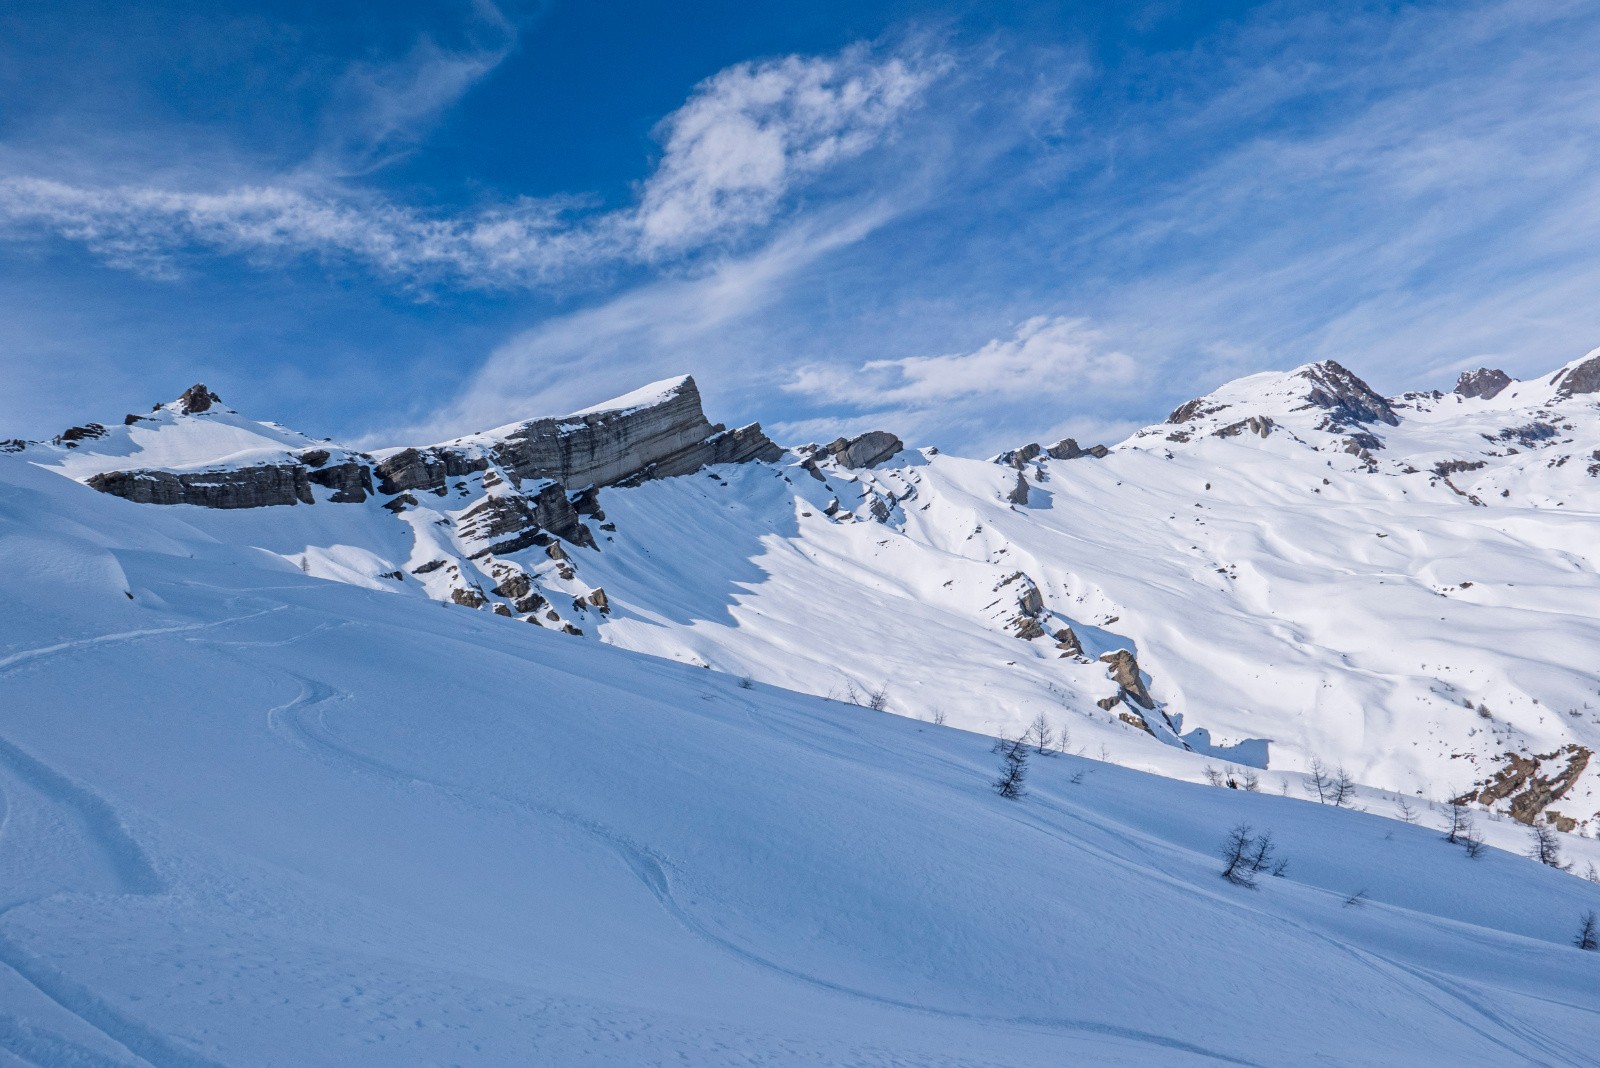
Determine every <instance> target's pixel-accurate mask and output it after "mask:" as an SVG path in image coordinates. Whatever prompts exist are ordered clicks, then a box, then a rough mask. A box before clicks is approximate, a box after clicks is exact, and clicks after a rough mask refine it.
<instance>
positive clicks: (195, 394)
mask: <svg viewBox="0 0 1600 1068" xmlns="http://www.w3.org/2000/svg"><path fill="white" fill-rule="evenodd" d="M220 403H222V398H221V397H219V396H217V395H216V394H215V393H213V392H211V391H210V390H209V389H207V388H206V387H205V383H203V382H196V383H195V384H194V385H192V386H190V387H189V388H188V389H186V390H184V391H183V396H181V397H179V398H178V400H177V403H176V405H175V407H176V408H177V410H178V414H180V415H199V414H200V413H201V412H204V411H208V410H210V408H211V406H212V405H213V404H220Z"/></svg>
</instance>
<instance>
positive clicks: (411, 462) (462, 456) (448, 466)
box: [378, 446, 489, 495]
mask: <svg viewBox="0 0 1600 1068" xmlns="http://www.w3.org/2000/svg"><path fill="white" fill-rule="evenodd" d="M488 466H489V461H488V460H486V459H484V458H483V457H482V456H475V455H472V454H470V453H468V452H467V451H465V450H463V449H451V448H447V447H443V446H436V447H434V448H430V449H401V450H400V451H399V452H397V453H395V454H394V455H393V456H390V457H388V458H386V459H385V460H383V461H382V462H381V463H379V464H378V492H380V493H404V492H405V491H406V490H428V491H429V492H431V493H437V494H440V495H443V493H444V491H445V481H446V480H447V479H451V478H459V477H461V476H462V475H470V474H473V473H475V472H478V471H482V470H483V469H484V468H486V467H488Z"/></svg>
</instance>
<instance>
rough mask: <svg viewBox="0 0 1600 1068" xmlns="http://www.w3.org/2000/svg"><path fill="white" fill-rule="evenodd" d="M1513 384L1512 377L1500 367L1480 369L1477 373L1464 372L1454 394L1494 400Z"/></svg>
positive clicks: (1458, 380)
mask: <svg viewBox="0 0 1600 1068" xmlns="http://www.w3.org/2000/svg"><path fill="white" fill-rule="evenodd" d="M1510 384H1511V376H1510V375H1508V374H1506V373H1505V372H1504V371H1502V370H1500V369H1499V368H1498V367H1480V368H1478V369H1477V370H1476V371H1462V372H1461V377H1460V378H1458V379H1456V388H1455V390H1454V392H1456V393H1459V394H1460V395H1461V396H1463V397H1472V398H1476V399H1479V400H1493V399H1494V398H1495V397H1497V396H1499V395H1500V391H1501V390H1503V389H1505V388H1506V387H1507V386H1509V385H1510Z"/></svg>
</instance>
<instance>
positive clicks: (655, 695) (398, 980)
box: [0, 456, 1600, 1066]
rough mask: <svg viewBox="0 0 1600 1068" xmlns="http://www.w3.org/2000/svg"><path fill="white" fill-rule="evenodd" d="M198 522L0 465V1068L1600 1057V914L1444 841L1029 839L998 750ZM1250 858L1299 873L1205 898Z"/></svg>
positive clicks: (1222, 809) (1084, 760) (1163, 819)
mask: <svg viewBox="0 0 1600 1068" xmlns="http://www.w3.org/2000/svg"><path fill="white" fill-rule="evenodd" d="M1149 462H1151V463H1156V462H1159V461H1158V460H1156V459H1155V458H1150V459H1149ZM968 463H969V464H970V462H968ZM908 471H916V472H917V473H920V474H921V475H923V476H924V477H926V478H932V477H933V475H932V473H931V472H930V471H929V470H928V469H926V468H916V467H914V466H913V467H908V468H902V469H897V470H895V471H890V472H885V473H884V474H883V475H881V476H873V478H879V477H881V478H889V477H891V476H893V477H905V476H906V475H907V473H908ZM734 474H735V472H724V477H730V478H731V477H732V475H734ZM737 474H739V475H741V476H742V477H746V478H750V479H756V478H765V479H767V480H768V481H772V482H774V483H776V484H778V485H781V478H782V476H781V475H778V474H774V473H773V472H771V471H770V470H768V471H766V472H764V473H763V472H762V471H761V469H759V468H758V467H750V468H747V469H741V471H739V472H737ZM802 477H806V478H807V481H811V480H809V478H808V476H802ZM939 477H940V478H948V479H950V480H952V482H960V481H966V482H968V483H969V484H971V485H976V484H977V483H981V482H982V475H981V473H980V468H979V467H978V466H977V465H975V464H973V465H971V466H963V465H954V466H953V467H952V469H951V471H950V472H949V473H948V474H941V475H939ZM700 481H701V482H705V483H707V484H708V485H710V484H711V483H710V480H706V479H702V480H700ZM841 482H842V479H841ZM692 484H695V485H698V484H699V483H698V482H696V483H692ZM671 485H672V484H668V483H662V484H653V485H649V486H645V487H641V488H640V494H647V493H656V494H658V495H660V494H666V493H668V492H669V491H670V488H671ZM814 485H815V486H816V487H817V488H819V489H820V488H821V484H820V483H814ZM1057 485H1059V483H1057ZM805 488H806V489H807V490H810V489H811V487H810V486H807V487H805ZM836 488H840V489H842V488H843V487H842V485H837V484H836ZM718 492H725V493H726V494H727V496H728V499H729V502H730V503H729V505H728V507H729V508H730V509H734V508H736V507H738V505H735V504H734V503H732V502H733V501H734V500H735V499H736V494H735V488H730V489H728V490H726V491H722V490H719V491H718ZM1058 492H1059V491H1058ZM737 496H739V497H743V496H744V494H738V495H737ZM773 496H774V497H776V496H777V492H776V487H774V490H773ZM616 499H618V500H619V501H621V500H623V499H624V495H617V498H616ZM626 499H628V500H636V501H637V502H638V503H636V504H634V505H627V506H624V507H625V508H627V507H632V508H635V509H636V510H638V511H640V512H641V513H643V512H645V511H661V510H662V509H663V508H664V507H665V506H664V505H661V504H659V503H658V502H653V501H651V500H649V499H648V498H647V497H646V496H642V495H641V496H638V497H637V498H634V497H627V498H626ZM667 499H668V501H669V502H670V500H671V498H670V496H668V497H667ZM760 506H761V502H760V501H759V500H757V502H756V504H754V505H752V506H751V507H760ZM322 508H323V506H322V505H318V506H316V509H285V510H280V511H284V512H290V511H292V512H296V513H299V512H311V511H316V510H317V509H322ZM326 510H327V511H330V512H331V511H335V509H333V508H328V509H326ZM702 510H703V509H702ZM349 511H350V512H352V513H359V512H361V511H363V510H362V509H358V508H352V509H350V510H349ZM197 514H199V515H201V516H202V517H206V518H209V516H208V515H207V514H206V513H202V512H201V511H200V510H198V509H160V508H153V507H141V506H137V505H132V504H129V503H127V502H124V501H120V500H116V499H113V498H109V497H105V496H102V495H98V494H95V493H93V492H92V491H90V490H88V489H86V488H84V487H81V486H78V485H76V484H74V483H72V482H70V481H68V480H65V479H62V478H59V477H58V476H56V475H55V474H53V473H50V472H46V471H43V470H41V469H39V468H37V467H35V466H33V465H31V464H29V463H27V462H26V461H25V460H24V459H23V458H22V457H16V456H0V539H3V540H0V552H4V553H5V559H6V560H7V563H8V566H7V569H6V571H5V573H4V579H3V580H0V687H3V692H4V694H5V714H4V716H3V721H0V798H3V804H4V822H3V824H0V846H3V848H0V1050H4V1051H5V1053H4V1054H0V1056H3V1055H9V1056H10V1057H11V1058H14V1059H15V1060H16V1061H18V1062H20V1063H38V1064H116V1065H134V1064H160V1065H208V1066H215V1065H245V1064H267V1063H273V1064H295V1065H319V1064H330V1065H331V1064H338V1065H361V1064H372V1065H392V1064H419V1063H463V1064H468V1063H470V1064H527V1063H540V1064H583V1065H591V1064H593V1065H602V1064H616V1065H638V1064H656V1063H668V1062H680V1063H693V1064H697V1065H735V1064H740V1065H742V1064H752V1063H761V1064H768V1065H788V1064H861V1065H879V1064H881V1065H891V1064H917V1065H1008V1066H1016V1065H1052V1066H1054V1065H1060V1064H1088V1065H1099V1064H1108V1065H1109V1064H1121V1065H1182V1064H1202V1063H1217V1062H1219V1061H1220V1062H1224V1063H1249V1064H1264V1065H1276V1064H1284V1065H1288V1064H1304V1063H1312V1062H1314V1063H1323V1064H1336V1065H1337V1064H1347V1065H1375V1064H1394V1065H1419V1064H1441V1065H1443V1064H1449V1065H1464V1066H1465V1065H1489V1064H1495V1065H1499V1064H1505V1063H1518V1064H1551V1065H1557V1064H1559V1065H1571V1064H1584V1063H1595V1062H1596V1057H1595V1053H1594V1049H1595V1047H1594V1040H1593V1034H1594V1031H1595V1025H1596V1023H1597V1022H1600V996H1597V995H1596V989H1597V985H1596V983H1595V975H1596V972H1595V969H1596V967H1600V958H1597V957H1595V956H1594V955H1592V954H1586V953H1580V952H1579V951H1577V950H1576V949H1574V948H1572V946H1571V945H1570V944H1569V940H1570V938H1571V935H1572V934H1573V932H1574V931H1575V930H1576V927H1577V923H1578V918H1579V916H1580V915H1581V914H1582V912H1583V911H1584V910H1585V909H1589V908H1600V886H1596V885H1594V884H1591V883H1589V882H1586V881H1584V880H1582V879H1579V878H1575V877H1574V876H1572V875H1568V874H1564V873H1561V872H1557V871H1554V870H1552V869H1548V868H1545V867H1541V866H1539V865H1537V864H1535V863H1533V862H1531V861H1528V860H1526V859H1523V858H1521V857H1517V856H1513V855H1510V854H1508V853H1504V852H1501V851H1498V850H1490V851H1488V854H1487V855H1486V856H1485V857H1484V858H1483V859H1481V860H1477V861H1473V860H1470V859H1468V858H1467V857H1466V855H1465V854H1464V853H1463V851H1462V850H1460V849H1459V848H1457V847H1453V846H1450V845H1448V844H1447V843H1445V842H1443V841H1442V840H1441V836H1440V832H1439V830H1438V829H1437V828H1438V825H1439V824H1440V822H1441V819H1442V815H1441V813H1439V812H1437V811H1428V810H1426V808H1424V811H1423V818H1422V822H1423V824H1424V825H1422V826H1416V827H1411V826H1406V825H1404V824H1400V823H1397V822H1395V821H1393V820H1388V819H1381V818H1378V817H1377V816H1375V815H1369V814H1363V813H1360V812H1350V811H1343V810H1336V809H1334V808H1332V807H1331V806H1322V805H1317V804H1314V803H1310V802H1307V801H1304V800H1301V799H1299V798H1296V797H1288V798H1284V797H1278V796H1274V795H1273V794H1272V793H1271V792H1270V791H1269V792H1263V793H1261V794H1246V793H1243V792H1240V791H1231V790H1226V789H1214V788H1210V787H1205V786H1198V785H1194V784H1190V783H1184V782H1179V781H1174V780H1172V779H1166V778H1158V777H1152V776H1148V775H1144V774H1141V773H1139V772H1136V771H1132V770H1129V769H1126V768H1121V767H1118V766H1116V765H1114V764H1110V763H1105V762H1101V761H1098V760H1093V759H1089V758H1088V757H1083V756H1074V755H1070V754H1067V755H1057V756H1040V757H1036V758H1035V759H1034V760H1033V762H1032V768H1031V772H1032V775H1031V778H1030V780H1029V787H1030V792H1029V794H1028V796H1027V797H1025V798H1024V799H1022V800H1021V801H1017V802H1008V801H1004V800H1002V799H1000V798H998V797H997V796H995V794H994V793H993V792H992V791H991V790H990V789H989V786H988V784H989V781H990V779H991V778H992V777H993V775H994V764H995V759H996V758H995V757H994V756H993V755H992V754H991V753H990V751H989V739H987V738H985V737H982V736H979V735H974V734H969V733H966V732H963V731H957V730H952V729H946V728H938V727H934V726H932V725H929V724H925V723H918V722H915V721H912V720H910V719H907V718H905V717H902V716H895V715H888V714H881V713H876V712H872V711H870V710H867V709H863V708H859V707H854V706H850V705H847V704H841V703H839V702H832V701H827V700H822V699H818V698H814V697H807V696H804V695H800V694H796V693H792V692H788V691H785V690H781V689H777V688H774V687H770V686H767V685H764V684H761V683H756V684H754V685H751V686H749V687H748V688H747V687H745V686H743V685H741V684H740V682H739V680H738V679H737V678H736V677H735V676H733V675H731V674H726V673H723V672H718V671H707V670H704V669H702V668H697V667H693V666H689V665H681V664H673V663H670V662H666V661H663V660H661V659H658V658H653V657H648V656H643V655H640V654H638V653H634V652H630V651H626V650H621V649H616V648H610V647H607V646H605V645H603V644H600V643H596V642H590V641H578V640H573V639H571V638H567V637H565V636H562V635H558V634H554V633H550V632H548V631H544V630H541V629H539V628H535V627H531V626H528V625H526V624H518V623H513V622H508V621H504V620H500V619H497V618H495V617H492V616H490V615H488V614H487V613H476V612H472V611H469V610H466V609H461V608H456V607H446V608H438V607H434V606H432V605H428V604H425V603H423V602H421V601H420V600H418V599H416V598H405V597H394V596H384V595H381V594H379V593H376V592H373V591H371V590H367V589H362V588H359V587H357V586H352V585H348V584H344V583H337V582H325V581H319V580H317V579H316V578H313V577H309V576H306V575H304V574H302V573H301V572H300V571H299V569H298V568H297V567H296V566H294V565H293V564H292V563H291V562H289V561H286V560H284V559H282V558H281V557H279V556H276V555H272V554H269V553H267V552H264V551H261V550H259V549H252V548H248V547H243V546H237V545H230V544H228V543H226V542H224V541H219V540H217V539H216V538H214V537H213V536H212V535H210V534H208V533H204V532H202V531H201V530H200V529H199V528H198V527H196V526H194V525H191V523H190V522H189V520H190V519H191V518H192V517H194V516H196V515H197ZM811 518H812V519H816V518H817V517H816V516H815V515H814V516H813V517H811ZM991 518H992V517H991V516H990V515H989V514H988V513H987V512H985V513H984V519H985V521H986V522H987V521H989V520H990V519H991ZM802 521H803V520H801V519H800V518H798V516H797V517H796V518H795V519H794V520H793V522H795V523H800V522H802ZM620 522H621V521H619V526H620ZM822 526H826V527H827V529H828V530H829V531H836V530H837V531H840V532H843V531H849V532H850V533H851V534H854V532H856V531H866V532H868V533H871V534H874V535H875V536H877V537H878V538H880V539H884V538H887V539H888V540H890V541H893V539H892V537H889V532H888V531H886V530H885V529H884V528H882V527H879V526H878V525H877V524H871V523H867V522H862V523H860V524H859V525H846V524H841V525H840V526H839V527H837V528H836V527H834V526H833V525H831V524H821V525H819V526H818V529H819V532H820V531H821V529H822ZM782 533H784V532H782V531H775V532H774V535H775V536H774V538H773V540H772V542H771V545H772V546H773V547H774V551H779V550H777V549H776V546H777V545H779V544H780V542H779V540H778V538H777V537H776V535H781V534H782ZM764 536H765V535H763V537H764ZM830 536H832V535H830ZM837 536H838V537H843V536H845V535H844V534H842V533H840V534H838V535H837ZM758 540H759V539H758ZM801 544H803V545H806V546H808V547H811V548H814V549H818V550H820V549H821V548H822V547H824V546H825V545H826V544H827V543H826V539H822V538H819V539H817V540H815V541H807V542H804V543H801ZM19 546H20V547H21V548H20V549H18V548H17V547H19ZM606 551H607V552H610V551H611V549H610V548H608V549H607V550H606ZM786 551H788V552H791V553H796V554H798V553H802V552H803V551H804V550H803V549H802V548H800V547H794V548H791V549H789V550H786ZM13 552H19V553H21V555H20V556H17V555H12V554H13ZM619 555H620V554H619ZM741 555H742V554H741V553H740V552H738V551H737V549H736V548H735V549H730V550H729V551H728V552H727V556H726V559H727V560H728V561H732V560H735V559H737V558H740V557H741ZM953 559H954V563H953V566H954V571H953V572H952V573H956V574H959V573H961V571H962V570H963V569H964V568H966V569H975V568H976V565H973V564H965V565H964V564H961V563H960V562H959V558H953ZM13 561H17V562H19V563H20V564H21V565H23V566H20V567H13V566H11V564H12V562H13ZM43 564H49V566H50V571H49V573H48V575H44V576H39V575H36V574H35V568H36V566H38V565H43ZM585 566H587V565H585ZM834 566H837V567H840V568H846V567H847V566H848V561H846V560H844V559H842V558H841V559H839V560H837V561H836V562H835V565H834ZM863 566H864V565H863ZM863 574H865V572H863ZM726 578H727V581H729V582H730V583H732V584H733V588H735V589H738V588H742V587H743V586H744V585H747V584H749V583H750V582H751V581H752V580H753V579H755V578H756V575H755V574H754V572H753V570H752V571H746V572H740V573H738V574H734V575H729V576H726ZM922 582H923V586H924V587H926V588H928V589H930V590H931V589H933V588H936V587H937V586H938V584H937V583H935V582H934V581H932V579H931V578H924V579H923V580H922ZM758 585H759V584H758ZM128 593H132V595H133V596H132V597H131V598H130V597H129V596H127V594H128ZM716 594H717V591H716V590H713V591H711V592H708V593H707V594H706V596H705V600H704V602H703V603H701V604H698V605H688V606H685V608H684V609H683V612H684V614H685V615H691V614H693V613H695V612H697V611H699V610H701V609H706V608H710V607H712V606H715V605H717V604H719V603H720V604H722V605H727V604H728V603H729V602H728V600H727V599H726V596H724V597H722V598H720V599H719V598H718V596H717V595H716ZM863 599H867V598H866V597H865V596H864V598H863ZM734 603H735V604H736V605H737V604H738V601H737V599H735V601H734ZM688 629H690V630H692V629H693V628H688ZM1007 641H1010V642H1012V643H1014V644H1015V645H1016V646H1019V647H1021V648H1023V649H1025V648H1027V643H1022V642H1018V641H1016V639H1012V638H1008V639H1007ZM1141 652H1145V650H1144V648H1143V647H1141ZM926 659H927V660H930V661H932V660H935V659H937V657H934V656H928V657H927V658H926ZM1019 659H1020V657H1019ZM997 677H998V676H997ZM1162 748H1163V750H1164V751H1170V752H1173V753H1176V752H1177V751H1176V750H1171V749H1170V747H1162ZM1241 821H1245V822H1249V823H1250V824H1252V825H1253V826H1254V827H1256V828H1258V829H1270V830H1271V831H1272V832H1273V834H1274V836H1275V839H1276V841H1277V842H1278V844H1279V847H1280V849H1281V850H1282V853H1283V855H1285V856H1286V857H1288V858H1289V861H1290V865H1289V868H1288V869H1287V871H1286V873H1285V877H1283V878H1281V879H1274V878H1264V879H1263V880H1262V882H1261V885H1260V886H1259V888H1258V889H1255V890H1249V889H1244V888H1240V887H1235V886H1231V885H1229V884H1228V883H1226V882H1224V881H1223V880H1222V879H1220V878H1219V877H1218V872H1219V870H1220V863H1219V861H1218V860H1217V858H1216V857H1215V850H1216V848H1217V847H1218V846H1219V844H1220V843H1221V841H1222V839H1223V838H1224V837H1225V835H1226V834H1227V832H1228V829H1229V828H1230V827H1232V826H1234V825H1235V824H1237V823H1239V822H1241ZM1487 826H1489V828H1490V829H1491V830H1498V829H1499V827H1498V826H1497V825H1492V824H1489V825H1487ZM1580 844H1581V843H1579V842H1577V841H1574V842H1573V845H1574V846H1578V845H1580ZM1362 890H1365V891H1366V893H1365V896H1364V898H1362V899H1361V900H1362V901H1363V902H1364V904H1355V905H1348V904H1346V902H1347V900H1348V899H1349V898H1350V897H1351V896H1352V895H1355V894H1356V893H1357V892H1358V891H1362Z"/></svg>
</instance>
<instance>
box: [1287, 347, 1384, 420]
mask: <svg viewBox="0 0 1600 1068" xmlns="http://www.w3.org/2000/svg"><path fill="white" fill-rule="evenodd" d="M1299 375H1300V377H1301V378H1303V379H1305V380H1306V381H1307V382H1310V383H1311V392H1309V393H1307V394H1306V402H1307V404H1309V405H1312V406H1314V407H1317V408H1322V409H1324V410H1326V411H1327V413H1328V414H1327V416H1326V417H1325V419H1324V421H1323V422H1324V426H1323V428H1322V429H1324V430H1340V429H1347V428H1348V424H1350V423H1387V424H1388V425H1389V426H1399V425H1400V417H1399V416H1398V415H1396V414H1395V412H1394V409H1393V408H1391V407H1390V406H1389V402H1388V401H1387V400H1385V399H1384V398H1383V397H1382V396H1380V395H1378V394H1377V393H1376V392H1374V391H1373V389H1372V387H1371V386H1369V385H1367V384H1366V383H1365V382H1363V381H1362V380H1361V379H1360V378H1358V377H1357V376H1356V375H1355V373H1354V372H1352V371H1350V370H1349V369H1348V368H1346V367H1345V366H1344V365H1343V364H1341V363H1339V362H1337V361H1335V360H1323V361H1322V362H1321V363H1317V364H1312V365H1311V366H1310V367H1307V368H1305V369H1304V370H1302V371H1301V372H1300V373H1299Z"/></svg>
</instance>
